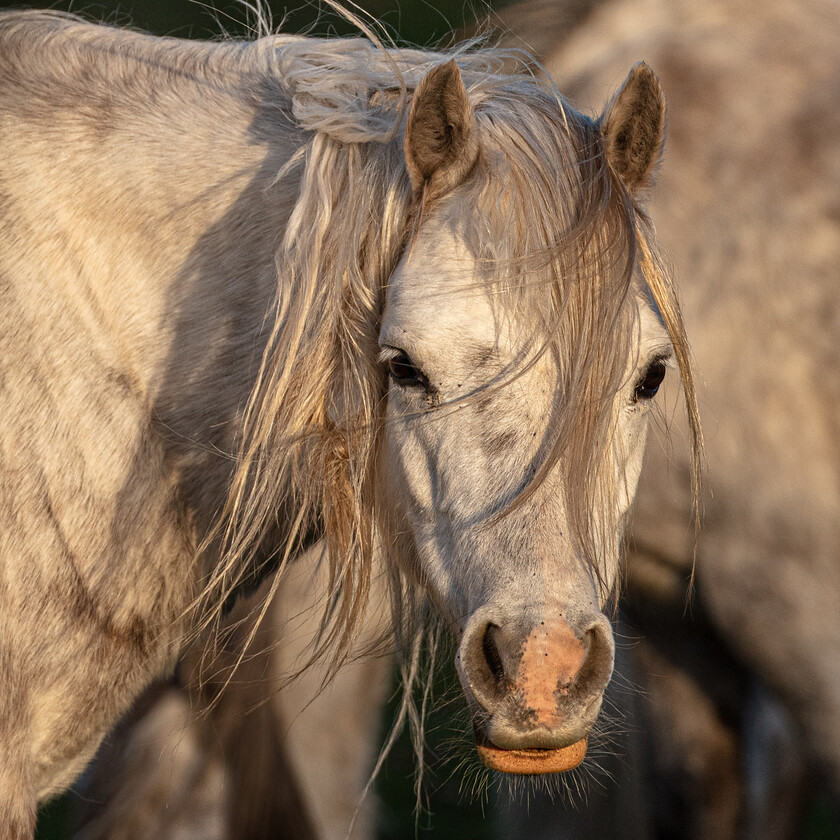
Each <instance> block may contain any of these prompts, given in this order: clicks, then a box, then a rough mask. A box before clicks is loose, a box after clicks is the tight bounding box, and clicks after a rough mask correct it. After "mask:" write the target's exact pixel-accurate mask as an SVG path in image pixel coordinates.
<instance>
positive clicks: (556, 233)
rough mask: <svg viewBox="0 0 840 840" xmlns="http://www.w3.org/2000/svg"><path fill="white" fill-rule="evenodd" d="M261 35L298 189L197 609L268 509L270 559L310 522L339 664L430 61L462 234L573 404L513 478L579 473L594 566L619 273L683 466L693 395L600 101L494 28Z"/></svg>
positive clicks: (618, 348)
mask: <svg viewBox="0 0 840 840" xmlns="http://www.w3.org/2000/svg"><path fill="white" fill-rule="evenodd" d="M258 43H259V44H260V45H262V46H265V47H266V48H267V49H268V50H270V52H271V54H272V55H273V60H274V61H275V62H276V73H277V76H278V78H279V80H280V83H281V85H282V88H283V90H284V91H285V92H286V95H287V97H288V101H286V102H280V103H278V107H282V108H284V109H287V110H288V111H289V112H290V113H291V114H292V115H293V118H294V121H295V122H296V124H297V126H298V127H299V129H300V144H299V146H298V150H297V152H296V153H295V155H294V156H293V157H292V159H291V160H290V161H289V162H288V163H287V165H286V166H285V167H284V168H283V170H282V171H281V172H280V173H279V174H278V176H277V183H278V188H280V189H285V190H288V191H290V192H291V191H293V194H294V195H296V196H297V200H296V203H295V206H294V210H293V212H292V214H291V217H290V219H289V222H288V225H287V227H286V229H285V230H284V231H283V234H282V241H281V243H280V246H279V249H278V251H277V256H276V266H277V299H276V305H275V309H274V312H273V322H272V329H271V334H270V339H269V341H268V344H267V347H266V350H265V353H264V356H263V358H262V363H261V367H260V370H259V375H258V379H257V385H256V387H255V389H254V391H253V393H252V396H251V399H250V402H249V404H248V407H247V411H246V414H245V418H244V427H243V433H242V438H241V447H240V453H239V459H238V461H237V466H236V470H235V473H234V476H233V480H232V484H231V488H230V494H229V497H228V500H227V503H226V506H225V508H224V511H223V515H222V516H221V517H220V518H219V522H218V524H217V526H216V529H215V531H214V532H213V533H211V535H210V537H209V538H208V543H209V542H213V541H218V543H219V544H220V545H221V546H222V547H221V558H220V562H219V563H218V564H217V565H216V566H215V568H214V569H213V571H212V573H211V576H210V579H209V581H208V583H207V587H206V589H205V593H204V599H205V601H204V604H203V606H204V614H205V616H208V618H206V619H205V620H206V621H207V622H209V621H211V620H212V619H213V618H214V617H216V616H218V614H219V612H220V609H221V608H220V607H218V605H219V604H221V603H223V602H224V601H225V600H226V599H227V598H228V597H229V596H230V595H231V593H232V592H233V591H234V590H235V589H236V588H237V586H238V585H239V584H240V583H241V581H242V579H243V576H244V575H245V574H246V569H247V568H248V565H249V560H250V557H251V556H252V555H253V553H254V551H255V547H257V546H260V545H262V544H264V542H265V541H266V538H267V535H269V534H271V533H276V529H277V527H278V525H282V531H283V534H284V539H283V540H282V544H280V545H278V546H276V547H273V552H274V561H275V562H277V563H278V564H279V566H280V568H281V570H282V568H283V566H284V565H285V564H286V563H287V562H288V561H289V560H290V558H292V557H293V555H294V554H295V552H296V551H297V550H298V547H299V546H300V544H301V543H302V541H303V539H304V535H305V534H308V533H311V532H313V531H315V532H317V533H320V534H322V535H323V536H324V537H325V540H326V545H327V551H326V556H327V558H328V562H329V568H330V580H331V591H330V597H329V599H328V602H329V609H328V611H327V615H326V616H325V618H324V621H323V625H322V633H321V636H320V639H319V643H318V645H319V646H318V650H319V651H320V652H321V653H327V655H328V656H329V658H330V661H331V663H332V665H333V666H336V665H337V664H339V663H340V662H341V660H342V658H343V657H344V656H345V655H346V653H347V651H348V650H349V649H350V647H351V645H352V642H353V639H354V629H355V627H356V626H357V624H358V622H359V619H360V617H361V615H362V613H363V610H364V607H365V602H366V594H367V591H368V585H369V581H370V575H371V566H372V558H373V556H374V552H375V551H378V550H382V551H383V552H385V553H386V554H387V553H388V552H391V551H393V550H394V548H395V546H394V543H393V541H392V540H391V539H390V538H389V537H388V536H387V534H388V528H387V527H386V526H385V525H384V524H383V522H384V517H385V512H384V511H383V504H382V502H381V500H380V499H379V498H378V495H377V471H378V470H377V453H378V450H379V441H380V439H381V436H382V432H383V422H384V404H385V395H386V388H387V379H386V375H385V373H384V371H383V369H382V366H381V365H380V364H379V362H378V344H377V339H378V332H379V326H380V320H381V315H382V311H383V306H384V300H385V292H386V288H387V285H388V282H389V278H390V276H391V274H392V273H393V271H394V270H395V268H396V266H397V264H398V262H399V261H400V259H401V258H402V256H403V254H404V253H405V250H406V247H407V245H408V244H409V243H410V241H411V238H412V236H413V235H414V234H415V233H416V231H417V228H418V220H419V218H420V217H421V212H420V211H421V205H420V202H419V201H418V199H417V196H415V195H414V194H413V191H412V188H411V185H410V182H409V177H408V174H407V171H406V164H405V159H404V156H403V150H402V137H403V131H404V127H405V119H406V114H407V110H408V108H407V105H408V104H410V98H411V95H412V93H413V91H414V89H415V88H416V86H417V85H418V84H419V82H420V80H421V79H422V78H423V76H424V75H425V74H426V73H427V72H428V71H429V70H430V69H431V68H432V67H434V66H436V65H438V64H440V63H441V62H443V61H447V60H449V59H450V58H453V57H454V58H455V60H456V62H457V64H458V66H459V68H460V70H461V74H462V78H463V80H464V84H465V86H466V89H467V91H468V95H469V99H470V102H471V104H472V107H473V109H474V111H475V116H476V131H477V136H478V142H479V148H480V154H479V159H478V163H477V165H476V167H475V168H474V170H473V173H472V174H471V176H470V178H469V179H468V181H467V182H466V183H465V184H464V185H462V187H460V188H459V189H463V190H465V191H467V192H468V194H469V197H470V201H469V206H473V207H476V208H477V211H476V212H475V214H474V215H472V216H471V218H469V219H467V220H466V221H465V223H464V231H463V232H464V235H465V238H466V240H467V244H468V246H469V247H470V248H471V249H472V251H473V253H474V254H475V255H476V256H477V258H478V261H479V265H480V266H482V268H483V270H484V273H485V274H486V276H487V278H488V279H487V282H488V283H495V284H496V285H497V287H498V290H499V293H500V294H505V295H507V296H508V297H507V298H506V299H507V300H509V301H510V305H511V306H516V307H527V309H528V312H529V313H531V315H532V317H533V318H536V319H537V320H538V321H539V323H540V324H541V325H542V329H541V334H542V335H543V336H544V338H545V341H544V343H543V346H542V349H541V350H540V351H539V352H548V351H551V352H554V353H555V355H556V357H557V359H558V361H559V362H560V376H561V387H562V392H563V401H564V404H566V405H569V406H574V410H569V411H566V412H564V413H563V416H562V417H560V418H559V419H558V427H557V433H556V436H555V437H554V440H553V443H552V444H551V447H550V451H549V452H547V453H546V457H545V459H544V463H543V466H542V468H541V469H540V470H539V471H538V474H537V475H536V476H535V477H534V479H533V480H532V481H530V482H529V483H528V485H527V486H526V487H525V488H524V489H523V492H522V493H521V494H520V497H519V498H520V499H521V498H523V497H524V496H525V495H526V494H527V493H529V492H530V491H531V489H532V488H533V487H535V486H536V485H537V484H538V483H539V481H541V480H542V477H544V476H545V474H546V473H547V471H548V470H549V469H551V468H552V467H553V466H554V465H561V466H560V468H562V469H563V470H565V471H566V479H567V481H568V482H569V483H568V484H567V485H566V486H574V487H575V488H578V489H579V490H580V492H576V493H575V494H572V495H573V496H574V498H570V499H569V500H568V502H569V503H570V505H572V508H571V511H570V512H571V518H572V523H573V528H574V532H575V534H576V535H577V540H578V542H579V544H580V547H581V550H582V551H583V552H584V556H588V557H589V559H590V561H591V562H592V564H593V566H594V567H595V568H596V569H598V568H600V567H601V564H602V563H603V561H604V558H603V557H600V556H597V552H595V551H594V549H593V548H592V547H593V546H599V545H600V546H604V545H607V546H609V549H608V550H609V551H613V550H615V551H616V552H617V551H618V544H617V542H616V540H615V537H614V535H615V533H616V532H617V530H618V529H617V525H618V524H619V523H616V522H615V521H613V520H614V514H612V513H611V511H613V510H614V505H612V504H610V501H611V499H612V494H613V493H614V492H616V488H615V487H614V485H615V482H616V480H615V471H614V465H613V462H612V460H611V459H612V457H613V455H611V454H610V453H611V452H612V450H613V449H614V447H612V446H610V445H609V443H610V441H611V439H612V437H613V431H614V430H613V428H612V426H611V424H612V418H611V415H612V412H610V411H606V410H605V406H606V407H609V406H611V405H612V400H613V398H614V395H615V394H616V392H617V390H618V388H619V387H620V386H621V385H622V383H623V382H624V381H625V379H626V376H627V359H628V353H629V352H630V347H631V343H630V342H631V339H632V336H633V335H634V330H636V329H637V327H638V325H637V324H636V308H635V307H634V306H625V303H626V301H627V299H628V295H629V294H630V293H631V290H632V289H633V288H634V284H635V286H636V287H637V290H638V289H639V288H642V287H643V286H644V285H645V284H646V285H647V287H648V289H649V291H650V294H651V296H652V298H653V300H654V301H655V303H656V306H657V307H658V309H659V312H660V313H661V315H662V318H663V321H664V323H665V325H666V327H667V329H668V332H669V334H670V338H671V341H672V342H673V346H674V348H675V351H676V358H677V361H678V364H679V368H680V373H681V377H682V382H683V389H684V393H685V397H686V403H687V409H688V415H689V420H690V427H691V430H692V436H693V448H694V465H695V487H696V482H697V478H696V476H697V474H698V472H699V470H698V466H699V459H700V446H701V443H700V432H699V423H698V415H697V407H696V400H695V396H694V387H693V384H692V378H691V366H690V359H689V351H688V344H687V341H686V336H685V332H684V329H683V324H682V319H681V316H680V311H679V306H678V302H677V297H676V293H675V290H674V287H673V285H672V283H671V280H670V277H669V276H668V274H667V272H666V271H665V270H664V269H663V267H662V264H661V262H660V261H659V259H658V258H657V256H656V251H655V249H654V247H653V245H652V233H651V230H650V225H649V222H648V220H647V217H646V216H645V215H644V212H643V211H642V210H641V208H640V207H639V206H638V205H637V203H636V201H635V199H634V198H633V197H632V196H631V195H630V193H629V192H628V190H627V189H626V188H625V187H624V185H623V183H622V182H621V179H620V178H619V177H618V175H616V173H615V172H614V171H613V170H612V169H611V168H610V166H609V164H608V162H607V159H606V155H605V151H604V143H603V139H602V136H601V133H600V128H599V125H598V124H597V122H595V121H593V120H591V119H589V118H587V117H584V116H582V115H580V114H579V113H577V112H576V111H574V110H573V109H572V108H571V107H570V106H569V105H568V104H567V103H566V102H565V101H564V100H563V98H562V97H561V96H560V94H559V92H558V91H556V90H555V89H553V88H552V87H551V86H550V85H549V84H548V83H547V82H544V81H537V80H536V79H535V78H534V77H533V76H532V75H531V74H529V73H528V72H527V71H524V70H522V69H515V70H510V69H509V68H510V67H511V63H512V62H511V58H512V55H511V53H510V52H505V51H502V50H496V49H487V48H482V49H477V50H471V49H468V48H461V49H457V50H453V51H450V52H448V53H445V54H444V53H440V52H426V51H420V50H409V49H390V50H384V49H382V48H381V47H380V46H377V45H374V44H373V43H371V42H370V41H369V40H365V39H361V38H355V39H340V40H338V39H337V40H319V39H301V38H264V39H262V40H261V41H260V42H258ZM523 66H524V65H523V64H522V62H519V67H520V68H522V67H523ZM500 172H501V173H502V175H501V177H500V174H499V173H500ZM422 209H423V212H425V210H426V209H427V208H422ZM639 278H642V279H639ZM561 455H562V456H563V457H561ZM517 503H518V502H517V501H514V502H513V504H514V505H515V504H517ZM281 510H291V511H294V516H293V521H291V522H289V523H277V521H276V520H277V517H278V513H277V512H278V511H281ZM611 517H612V519H611ZM610 535H613V536H610ZM387 565H388V567H389V568H390V569H392V570H393V569H395V568H397V564H396V563H392V562H388V563H387ZM405 586H407V584H404V583H403V584H402V587H403V589H404V588H405ZM397 588H398V589H399V588H400V586H398V587H397ZM408 647H411V645H408Z"/></svg>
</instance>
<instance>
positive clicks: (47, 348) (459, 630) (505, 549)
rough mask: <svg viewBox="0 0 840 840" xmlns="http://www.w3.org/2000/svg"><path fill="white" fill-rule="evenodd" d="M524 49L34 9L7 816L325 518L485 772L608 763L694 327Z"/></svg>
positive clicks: (582, 122)
mask: <svg viewBox="0 0 840 840" xmlns="http://www.w3.org/2000/svg"><path fill="white" fill-rule="evenodd" d="M504 59H505V56H504V55H502V54H501V53H499V52H496V51H493V50H477V51H475V52H468V51H462V52H460V53H456V54H455V55H454V56H445V55H444V56H442V55H440V54H436V53H427V52H419V51H408V50H384V49H382V48H381V47H379V46H374V45H372V44H371V43H370V42H368V41H366V40H362V39H350V40H334V41H329V40H327V41H320V40H310V39H300V38H286V37H279V36H278V37H267V38H263V39H260V40H259V41H257V42H254V43H250V44H242V43H221V44H209V43H188V42H183V41H179V40H177V39H157V38H152V37H149V36H144V35H140V34H137V33H132V32H125V31H119V30H115V29H111V28H107V27H101V26H94V25H89V24H85V23H81V22H79V21H77V20H76V19H74V18H70V17H66V16H62V15H58V14H53V13H37V12H6V13H3V14H2V15H0V84H2V96H0V132H2V140H1V141H0V142H2V145H3V149H4V158H3V164H2V167H0V193H2V196H3V200H2V203H0V224H1V225H2V230H3V236H2V237H0V279H1V280H2V285H0V290H1V291H0V295H2V297H0V344H2V355H0V358H2V360H3V361H2V372H0V400H1V401H2V418H3V419H2V423H0V446H2V453H3V455H2V461H0V492H2V505H0V517H2V528H0V562H2V613H0V628H1V629H2V632H1V633H0V638H2V648H0V650H1V651H2V656H0V669H2V679H0V684H2V686H3V688H2V695H0V752H2V755H3V756H4V761H3V764H2V768H0V819H2V822H3V828H4V832H5V834H6V836H9V837H12V838H29V837H31V835H32V831H33V826H34V815H35V807H36V803H37V802H38V801H41V800H43V799H45V798H47V797H49V796H50V795H52V794H53V793H55V792H56V791H58V790H61V789H62V788H64V787H65V786H66V785H68V784H69V783H70V782H71V781H72V780H73V778H74V777H75V776H76V775H77V774H78V773H79V772H80V771H81V770H82V768H83V767H84V766H85V764H86V763H87V761H88V760H89V758H90V757H91V755H92V754H93V753H94V751H95V750H96V748H97V745H98V744H99V742H100V741H101V739H102V737H103V736H104V734H105V733H106V732H107V731H108V729H109V727H111V726H112V725H113V723H114V722H115V721H116V720H117V719H118V717H119V716H120V715H121V714H122V713H123V712H124V711H125V710H126V709H127V707H128V706H129V704H130V703H131V701H132V699H133V698H134V697H135V696H137V695H138V694H139V692H140V691H141V690H142V689H143V688H144V687H145V686H146V685H148V684H149V683H150V682H151V681H152V680H153V679H154V678H155V677H157V676H159V675H161V674H163V673H165V672H166V671H167V670H169V669H171V668H172V666H173V663H174V662H175V660H176V658H177V656H178V654H179V651H180V650H181V649H182V647H183V644H184V641H185V639H187V638H189V637H190V636H191V635H192V634H194V633H195V632H198V630H200V629H201V628H203V627H206V626H207V625H208V624H211V623H212V622H213V621H215V620H216V618H217V617H218V616H219V615H220V614H221V613H222V612H223V611H224V609H225V608H226V607H227V606H229V605H230V603H231V602H232V601H233V600H234V599H235V598H236V596H237V594H238V593H239V592H240V591H241V590H242V589H243V588H244V587H246V586H249V585H253V584H254V583H255V582H256V581H257V580H259V579H260V578H261V577H262V576H264V575H265V574H267V573H268V572H269V571H271V570H274V569H276V568H278V567H279V568H281V569H282V568H283V566H285V565H286V564H287V563H288V562H291V561H292V560H293V559H294V557H295V556H296V554H297V553H299V552H300V551H301V550H302V549H303V548H304V547H305V546H306V545H307V544H308V543H309V542H311V540H312V539H314V538H315V537H318V536H323V537H324V539H325V543H326V545H327V561H326V562H327V564H328V567H329V569H330V574H329V575H328V578H329V585H328V587H327V588H328V590H329V593H331V597H329V598H328V599H327V600H328V602H329V603H330V610H329V613H328V616H327V618H326V619H325V620H326V622H327V623H326V625H325V628H324V632H323V633H322V634H321V638H322V639H323V640H324V644H327V645H329V646H330V647H331V648H332V649H334V658H335V660H336V661H338V660H340V659H341V657H342V654H343V652H345V651H346V650H348V649H349V648H350V647H351V646H352V641H353V628H354V625H355V623H356V622H357V620H358V618H359V616H360V615H361V614H362V613H363V605H364V599H365V592H366V589H367V585H368V582H369V576H370V565H371V561H372V555H373V553H374V551H375V550H376V551H381V553H382V555H383V560H384V562H385V563H386V565H387V566H388V568H389V569H391V570H392V572H393V575H394V582H395V585H394V593H395V604H396V615H397V617H398V622H399V630H400V633H401V634H404V633H406V632H409V633H415V632H420V629H421V628H420V627H419V625H418V624H417V623H416V622H415V623H412V622H411V621H410V620H409V619H410V618H411V617H412V615H414V614H420V613H422V614H425V612H426V611H425V610H422V609H419V610H417V611H416V613H415V610H414V607H415V606H417V605H418V604H420V603H422V602H426V601H428V602H430V603H432V604H433V605H434V606H435V607H436V608H437V612H438V614H439V615H440V616H442V618H443V621H444V622H445V623H446V624H447V626H448V627H449V628H450V629H451V630H452V632H453V633H454V634H455V636H456V638H457V641H458V645H459V648H458V659H457V667H458V670H459V674H460V676H461V680H462V684H463V687H464V692H465V694H466V696H467V699H468V702H469V704H470V708H471V710H472V715H473V720H474V726H475V730H476V736H477V739H478V745H479V750H480V752H481V755H482V757H483V758H484V760H485V761H486V762H487V763H488V764H490V765H491V766H493V767H496V768H497V769H500V770H503V771H506V772H513V773H519V772H525V773H538V772H546V771H552V770H562V769H565V768H567V767H569V766H572V765H573V764H575V763H577V762H578V761H580V759H581V758H582V756H583V754H584V752H585V741H586V737H587V733H588V732H589V729H590V727H591V726H592V723H593V721H594V720H595V717H596V715H597V713H598V709H599V707H600V703H601V699H602V693H603V689H604V686H605V685H606V683H607V681H608V679H609V676H610V672H611V669H612V659H613V642H612V636H611V631H610V627H609V622H608V620H607V619H606V617H605V616H604V614H603V612H602V610H603V609H604V607H605V604H606V602H607V600H608V598H609V595H610V593H611V591H612V590H613V588H614V586H615V581H616V575H617V570H618V561H619V545H620V541H621V536H622V532H623V528H624V520H625V518H626V514H627V511H628V508H629V506H630V503H631V501H632V498H633V495H634V492H635V486H636V481H637V478H638V474H639V469H640V464H641V458H642V451H643V446H644V438H645V428H646V422H647V420H646V419H647V416H648V414H649V409H650V406H651V404H652V402H653V399H654V396H655V394H656V391H657V389H658V387H659V383H660V382H661V380H662V377H663V376H664V373H665V368H666V365H667V364H668V359H669V358H671V357H672V356H673V357H674V358H675V360H676V362H677V364H678V365H679V368H680V371H681V374H682V377H683V380H684V382H685V384H686V385H687V386H688V387H687V388H686V393H687V395H688V397H689V400H688V404H689V409H690V414H691V415H692V417H694V416H695V414H696V412H695V411H694V408H693V398H692V389H691V387H690V384H691V380H690V372H689V369H688V362H687V346H686V339H685V335H684V332H683V329H682V325H681V321H680V317H679V311H678V308H677V304H676V300H675V295H674V291H673V288H672V286H671V284H670V281H669V279H668V277H667V275H666V274H665V273H664V272H663V271H662V270H661V269H660V267H659V263H658V260H657V258H656V253H655V249H654V244H653V241H652V237H651V235H650V231H649V229H648V226H647V224H646V219H645V216H644V213H643V212H642V211H641V209H640V202H641V201H642V200H643V198H644V193H645V191H646V190H647V188H648V187H649V186H650V183H651V180H652V173H653V171H654V169H655V167H656V164H657V161H658V158H659V154H660V150H661V145H662V136H663V126H664V102H663V98H662V94H661V91H660V88H659V85H658V83H657V81H656V79H655V77H654V76H653V74H652V73H651V71H650V70H649V69H648V68H647V67H645V66H644V65H640V66H637V67H636V68H634V70H633V71H632V72H631V74H630V76H629V77H628V79H627V81H626V83H625V84H624V86H623V87H622V89H621V90H620V91H619V93H618V94H617V95H616V97H615V98H614V99H613V100H612V102H611V103H610V104H609V105H608V106H607V109H606V111H605V113H604V115H603V116H602V117H601V118H600V119H599V120H598V121H593V120H590V119H588V118H586V117H583V116H581V115H580V114H578V113H577V112H575V111H574V110H573V109H571V108H570V107H569V106H568V105H567V104H566V103H565V101H564V100H563V99H562V98H561V97H560V95H559V94H558V93H557V92H556V91H555V90H553V89H552V88H551V87H549V86H543V85H539V84H537V83H536V82H535V81H534V79H533V78H532V77H531V76H530V75H529V74H527V73H518V72H513V73H511V72H509V71H507V70H505V69H503V65H504Z"/></svg>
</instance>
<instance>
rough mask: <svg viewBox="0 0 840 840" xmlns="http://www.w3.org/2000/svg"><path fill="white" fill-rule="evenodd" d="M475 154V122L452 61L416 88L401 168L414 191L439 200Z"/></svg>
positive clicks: (466, 170)
mask: <svg viewBox="0 0 840 840" xmlns="http://www.w3.org/2000/svg"><path fill="white" fill-rule="evenodd" d="M477 155H478V144H477V142H476V139H475V117H474V115H473V110H472V107H471V105H470V102H469V99H468V98H467V90H466V88H465V87H464V82H463V79H462V78H461V71H460V70H459V69H458V65H457V64H456V63H455V61H454V60H450V61H447V62H446V64H441V65H438V66H437V67H435V68H433V69H432V70H430V71H429V72H428V73H427V74H426V75H425V76H424V78H423V80H422V81H421V82H420V84H419V85H418V86H417V90H416V92H415V94H414V100H413V102H412V103H411V111H410V112H409V115H408V122H407V124H406V129H405V163H406V167H407V168H408V174H409V177H410V178H411V184H412V186H413V187H414V190H415V192H418V193H419V192H421V191H423V190H424V189H425V190H426V191H427V194H428V192H429V191H431V192H433V193H434V195H436V196H439V195H443V194H445V193H447V192H448V191H449V190H451V189H454V188H455V187H457V186H458V184H460V183H461V182H462V181H463V180H464V179H465V178H466V177H467V175H468V174H469V171H470V169H472V166H473V164H474V163H475V159H476V157H477Z"/></svg>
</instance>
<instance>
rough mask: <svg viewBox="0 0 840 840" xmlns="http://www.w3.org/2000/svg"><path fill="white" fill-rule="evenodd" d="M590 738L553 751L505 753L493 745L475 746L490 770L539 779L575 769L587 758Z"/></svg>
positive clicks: (536, 750)
mask: <svg viewBox="0 0 840 840" xmlns="http://www.w3.org/2000/svg"><path fill="white" fill-rule="evenodd" d="M586 746H587V739H586V738H581V739H580V741H578V742H577V743H575V744H570V745H569V746H568V747H560V748H559V749H553V750H539V749H525V750H503V749H500V748H499V747H494V746H492V745H490V744H476V749H477V750H478V756H479V758H480V759H481V760H482V761H483V762H484V763H485V764H486V765H487V766H488V767H489V768H490V769H491V770H498V771H500V772H502V773H512V774H514V775H520V776H521V775H528V776H536V775H542V774H545V773H564V772H565V771H566V770H572V769H574V768H575V767H577V766H578V764H580V763H581V761H583V759H584V757H585V756H586Z"/></svg>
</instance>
